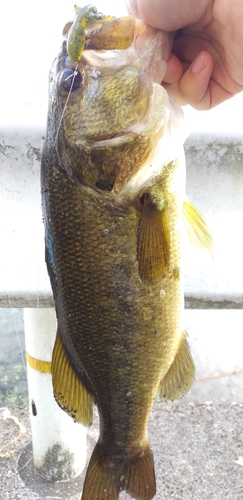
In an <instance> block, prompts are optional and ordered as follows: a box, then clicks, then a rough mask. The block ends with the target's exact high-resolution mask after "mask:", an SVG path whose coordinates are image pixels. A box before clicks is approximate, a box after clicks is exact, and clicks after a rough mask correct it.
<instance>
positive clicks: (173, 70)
mask: <svg viewBox="0 0 243 500" xmlns="http://www.w3.org/2000/svg"><path fill="white" fill-rule="evenodd" d="M187 67H188V64H187V65H186V66H185V65H184V64H183V63H182V62H181V61H180V60H179V59H178V58H177V57H176V56H175V55H174V54H170V56H169V59H168V61H167V69H166V73H165V75H164V78H163V82H162V85H163V87H164V88H165V89H166V90H167V92H168V93H169V94H170V95H171V96H172V97H173V98H174V99H175V100H176V101H177V102H178V104H180V105H181V106H183V105H185V104H187V102H186V100H185V99H184V97H183V96H182V94H181V92H180V90H179V81H180V80H181V78H182V76H183V74H184V73H185V71H186V68H187Z"/></svg>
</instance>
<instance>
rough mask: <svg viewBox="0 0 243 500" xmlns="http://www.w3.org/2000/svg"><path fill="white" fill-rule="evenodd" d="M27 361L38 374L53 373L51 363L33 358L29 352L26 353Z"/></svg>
mask: <svg viewBox="0 0 243 500" xmlns="http://www.w3.org/2000/svg"><path fill="white" fill-rule="evenodd" d="M26 361H27V363H28V365H29V366H30V367H31V368H33V370H36V371H37V372H41V373H51V361H41V360H40V359H36V358H32V356H30V354H28V352H26Z"/></svg>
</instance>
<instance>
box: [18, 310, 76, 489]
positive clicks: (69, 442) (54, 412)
mask: <svg viewBox="0 0 243 500" xmlns="http://www.w3.org/2000/svg"><path fill="white" fill-rule="evenodd" d="M24 324H25V342H26V358H27V377H28V390H29V400H30V420H31V430H32V446H33V458H34V465H35V467H36V468H37V469H38V470H39V472H40V473H41V474H42V475H43V476H45V477H46V478H47V479H49V480H68V479H70V478H73V477H76V476H77V475H78V474H80V473H81V472H82V470H83V469H84V467H85V462H86V431H85V428H84V427H83V426H82V425H81V424H78V423H75V422H73V420H72V419H71V417H69V416H68V415H67V414H66V413H65V412H64V411H63V410H61V408H59V406H58V405H57V403H56V401H55V400H54V397H53V389H52V377H51V373H50V368H51V357H52V349H53V345H54V341H55V335H56V315H55V311H54V309H24ZM35 360H37V362H35ZM38 361H41V363H38ZM36 368H38V369H36Z"/></svg>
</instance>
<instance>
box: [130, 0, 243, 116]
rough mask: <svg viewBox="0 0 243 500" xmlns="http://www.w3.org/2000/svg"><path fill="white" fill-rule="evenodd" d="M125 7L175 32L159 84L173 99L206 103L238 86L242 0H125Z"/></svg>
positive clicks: (242, 72) (242, 59) (241, 82)
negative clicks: (162, 77) (164, 71)
mask: <svg viewBox="0 0 243 500" xmlns="http://www.w3.org/2000/svg"><path fill="white" fill-rule="evenodd" d="M127 7H128V10H129V12H131V13H132V14H133V15H134V16H136V17H138V18H140V19H143V20H144V21H145V22H146V23H147V24H150V25H151V26H153V27H155V28H159V29H161V30H164V31H173V32H175V38H174V43H173V48H172V52H171V55H170V56H169V59H168V66H167V71H166V74H165V76H164V79H163V82H162V85H163V86H164V87H165V88H166V90H167V91H168V92H169V93H170V94H171V95H172V96H173V97H174V99H176V100H177V102H178V103H179V104H181V105H183V104H190V105H191V106H193V107H194V108H196V109H211V108H213V107H214V106H216V105H217V104H219V103H221V102H223V101H225V100H226V99H229V98H230V97H232V96H233V95H235V94H237V93H238V92H240V91H242V90H243V28H242V26H243V2H240V1H239V0H183V1H182V0H127Z"/></svg>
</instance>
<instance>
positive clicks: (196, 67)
mask: <svg viewBox="0 0 243 500" xmlns="http://www.w3.org/2000/svg"><path fill="white" fill-rule="evenodd" d="M206 66H207V61H205V59H204V57H203V55H202V54H199V56H197V57H196V59H195V61H193V63H192V66H191V70H192V73H195V74H197V73H201V72H202V71H203V70H204V69H205V68H206Z"/></svg>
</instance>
